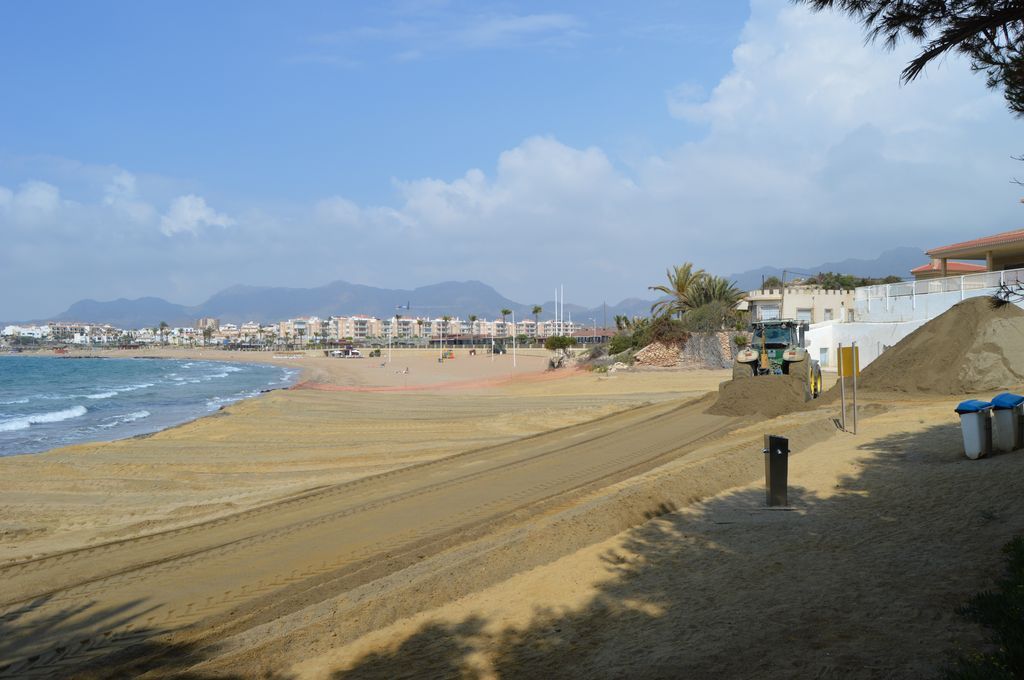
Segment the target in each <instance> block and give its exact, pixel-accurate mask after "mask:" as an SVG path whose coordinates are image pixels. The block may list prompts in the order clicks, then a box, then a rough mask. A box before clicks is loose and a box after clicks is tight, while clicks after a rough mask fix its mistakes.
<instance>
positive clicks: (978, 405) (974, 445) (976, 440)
mask: <svg viewBox="0 0 1024 680" xmlns="http://www.w3.org/2000/svg"><path fill="white" fill-rule="evenodd" d="M956 412H957V413H959V414H960V432H961V433H962V434H963V437H964V453H965V454H967V457H968V458H970V459H971V460H975V459H977V458H981V457H982V456H984V455H985V454H986V453H988V445H989V441H988V437H989V432H990V430H989V424H990V422H991V421H990V420H989V419H990V418H991V415H992V402H989V401H981V400H980V399H968V400H967V401H962V402H960V404H958V405H957V407H956Z"/></svg>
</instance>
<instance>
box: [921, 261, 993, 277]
mask: <svg viewBox="0 0 1024 680" xmlns="http://www.w3.org/2000/svg"><path fill="white" fill-rule="evenodd" d="M943 266H945V270H946V273H945V274H943V273H942V271H943ZM983 271H987V270H986V269H985V265H981V264H971V263H970V262H956V261H955V260H954V261H949V260H947V261H946V263H945V265H943V264H942V260H940V259H939V258H937V257H933V258H932V260H931V262H929V263H928V264H923V265H921V266H920V267H914V268H913V269H911V270H910V273H911V275H912V276H913V277H914V280H915V281H927V280H928V279H941V278H942V277H943V276H963V275H964V274H977V273H979V272H983Z"/></svg>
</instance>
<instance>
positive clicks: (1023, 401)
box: [992, 392, 1024, 452]
mask: <svg viewBox="0 0 1024 680" xmlns="http://www.w3.org/2000/svg"><path fill="white" fill-rule="evenodd" d="M1022 413H1024V397H1022V396H1021V395H1019V394H1013V393H1011V392H1003V393H1002V394H997V395H996V396H995V397H993V398H992V448H993V449H994V450H996V451H1003V452H1007V451H1014V450H1016V449H1019V448H1020V435H1021V431H1020V420H1021V419H1020V416H1021V414H1022Z"/></svg>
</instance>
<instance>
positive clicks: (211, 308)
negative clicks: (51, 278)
mask: <svg viewBox="0 0 1024 680" xmlns="http://www.w3.org/2000/svg"><path fill="white" fill-rule="evenodd" d="M924 261H925V256H924V255H923V251H922V250H921V249H919V248H894V249H892V250H887V251H885V252H883V253H882V254H881V255H880V256H879V257H877V258H875V259H874V260H856V259H849V260H843V261H841V262H826V263H824V264H820V265H814V266H803V267H784V268H779V267H761V268H759V269H751V270H749V271H745V272H740V273H738V274H732V275H731V276H729V277H727V278H728V279H729V280H731V281H734V282H736V284H737V286H738V287H739V288H741V289H743V290H753V289H756V288H760V287H761V282H762V280H763V279H764V278H766V277H769V276H778V277H780V278H781V277H782V275H783V272H785V273H786V277H787V279H792V278H793V276H798V275H800V274H814V273H817V272H828V271H832V272H837V273H842V274H854V275H856V276H865V277H881V276H887V275H889V274H896V275H900V276H906V275H907V274H908V273H909V271H910V269H912V268H913V267H916V266H917V265H919V264H922V263H923V262H924ZM658 283H660V281H658ZM653 302H654V301H653V300H644V299H641V298H627V299H625V300H622V301H620V302H618V303H616V304H612V305H607V306H605V305H600V306H597V307H584V306H582V305H574V304H566V305H565V312H566V316H567V317H570V316H571V318H572V319H574V320H575V321H576V322H577V323H582V324H591V323H594V324H606V325H613V324H614V321H613V320H614V318H615V316H616V315H619V314H621V315H625V316H646V315H648V314H649V313H650V309H651V304H652V303H653ZM539 304H540V305H541V306H542V307H543V309H544V311H543V313H542V314H541V315H540V317H541V318H542V319H550V318H552V317H553V316H554V309H555V303H554V302H553V301H551V300H548V301H545V302H542V303H539ZM502 309H510V310H512V311H513V312H514V313H515V315H516V317H517V318H528V317H532V316H533V304H523V303H520V302H515V301H513V300H510V299H508V298H507V297H505V296H503V295H501V294H500V293H498V291H496V290H494V288H492V287H490V286H488V285H487V284H484V283H481V282H480V281H446V282H443V283H437V284H433V285H429V286H422V287H420V288H414V289H411V290H406V289H389V288H375V287H373V286H364V285H360V284H356V283H348V282H346V281H334V282H332V283H328V284H327V285H324V286H318V287H315V288H284V287H268V286H232V287H230V288H225V289H224V290H222V291H220V292H218V293H216V294H214V295H213V296H212V297H210V299H208V300H206V301H205V302H203V303H202V304H199V305H195V306H186V305H179V304H175V303H173V302H168V301H167V300H164V299H162V298H157V297H143V298H137V299H134V300H128V299H125V298H120V299H118V300H111V301H107V302H98V301H96V300H80V301H78V302H76V303H74V304H73V305H71V306H70V307H69V308H68V309H67V310H66V311H64V312H63V313H61V314H59V315H57V316H56V317H53V318H52V319H48V320H54V321H83V322H91V323H109V324H112V325H114V326H118V327H120V328H142V327H153V326H156V325H157V324H159V323H160V322H161V321H166V322H167V323H168V324H170V325H171V326H190V325H192V324H194V323H195V321H196V319H199V318H201V317H208V316H209V317H215V318H218V319H220V320H221V321H222V322H224V323H244V322H246V321H259V322H263V323H269V322H272V321H278V320H281V319H288V318H293V317H296V316H319V317H328V316H332V315H338V316H344V315H351V314H366V315H369V316H376V317H378V318H387V317H390V316H392V315H394V314H401V315H403V316H424V317H426V316H430V317H439V316H443V315H446V314H447V315H450V316H453V317H460V318H463V319H465V318H467V317H468V316H469V315H470V314H476V315H477V316H479V317H481V318H487V319H493V318H497V317H498V316H500V313H501V310H502Z"/></svg>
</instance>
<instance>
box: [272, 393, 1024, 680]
mask: <svg viewBox="0 0 1024 680" xmlns="http://www.w3.org/2000/svg"><path fill="white" fill-rule="evenodd" d="M751 455H752V456H755V455H756V452H753V451H752V452H751ZM666 474H672V472H671V471H668V472H667V473H666ZM1022 475H1024V454H1022V453H1016V454H1003V455H997V456H994V457H991V458H989V459H984V460H981V461H969V460H967V459H966V458H965V457H964V456H963V453H962V448H961V444H960V441H959V430H958V426H957V424H956V421H955V420H954V418H953V417H951V407H950V405H949V404H946V403H934V402H931V403H928V402H924V403H922V402H909V403H899V404H895V405H894V408H892V410H890V411H889V412H887V413H884V414H881V415H876V416H874V417H871V418H869V419H867V420H864V421H862V427H861V430H860V432H859V434H858V435H856V436H853V435H847V434H839V435H837V436H835V437H832V438H829V439H828V440H827V441H824V442H821V443H818V444H815V445H813V446H811V447H810V448H808V449H806V450H805V451H799V452H798V453H797V455H794V456H792V457H791V459H790V478H789V479H790V491H789V498H790V504H791V508H790V509H788V510H779V509H769V508H766V507H765V502H764V494H765V492H764V486H763V482H761V481H760V480H759V481H757V482H754V483H751V484H747V485H743V486H737V487H734V488H731V489H728V490H727V491H725V492H723V493H720V494H717V495H715V496H714V497H712V498H709V499H707V500H704V501H702V502H699V503H695V504H693V505H692V506H689V507H685V508H682V509H680V510H678V511H675V512H671V513H668V514H665V515H662V516H660V517H658V518H655V519H652V520H651V521H649V522H648V523H646V524H644V525H642V526H639V527H636V528H634V529H630V530H627V531H624V532H622V533H620V534H618V535H616V536H614V537H613V538H610V539H608V540H605V541H602V542H599V543H596V544H594V545H591V546H588V547H586V548H584V549H581V550H579V551H577V552H574V553H573V554H571V555H568V556H565V557H563V558H561V559H558V560H556V561H555V562H553V563H551V564H547V565H544V566H540V567H537V568H535V569H532V570H530V571H527V572H525V573H521V574H518V575H516V576H514V577H512V578H510V579H508V580H506V581H504V582H502V583H500V584H497V585H495V586H492V587H489V588H486V589H484V590H482V591H480V592H477V593H474V594H472V595H470V596H467V597H464V598H461V599H459V600H457V601H455V602H452V603H450V604H448V605H445V606H442V607H438V608H435V609H432V610H430V611H426V612H423V613H421V614H419V615H416V616H413V617H409V618H406V619H403V620H401V621H399V622H397V623H395V624H392V625H390V626H388V627H386V628H383V629H381V630H378V631H375V632H373V633H371V634H368V635H366V636H363V637H361V638H359V639H358V640H356V641H354V642H352V643H350V644H347V645H343V646H339V647H336V648H332V649H329V650H328V651H325V652H322V653H320V654H312V655H309V656H303V655H299V654H297V655H296V656H295V657H293V658H294V659H295V661H294V663H293V665H291V666H290V667H289V668H288V670H287V672H286V675H288V677H295V678H350V677H351V678H405V677H410V678H411V677H454V676H460V677H479V678H493V677H503V678H509V677H543V678H560V677H577V678H580V677H585V678H620V677H645V678H648V677H656V678H679V677H685V678H718V677H728V678H779V679H780V680H781V679H783V678H795V677H808V678H830V677H836V678H840V677H841V678H881V677H885V678H921V677H934V676H935V675H936V674H937V673H938V672H939V671H940V670H941V668H942V666H943V664H944V663H946V662H948V660H949V658H950V655H951V654H952V653H953V652H954V651H957V650H970V649H972V648H976V647H977V646H978V645H980V644H982V642H983V635H982V633H981V631H980V630H979V629H978V627H977V626H975V625H974V624H971V623H969V622H967V621H966V620H964V619H963V618H962V617H960V616H958V615H957V614H956V608H957V607H958V606H959V605H961V604H962V603H963V602H964V601H965V599H966V598H967V597H969V595H971V594H973V593H974V592H977V591H979V590H981V589H984V588H987V587H991V585H992V583H993V582H994V580H995V579H996V578H997V577H998V576H999V575H1000V574H1001V570H1002V556H1001V553H1000V551H999V547H1000V546H1001V545H1002V544H1003V543H1004V542H1006V541H1008V540H1009V539H1010V538H1011V537H1012V536H1014V535H1015V534H1019V533H1021V532H1022V531H1024V512H1022V510H1024V500H1022V499H1024V496H1022V492H1024V476H1022Z"/></svg>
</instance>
